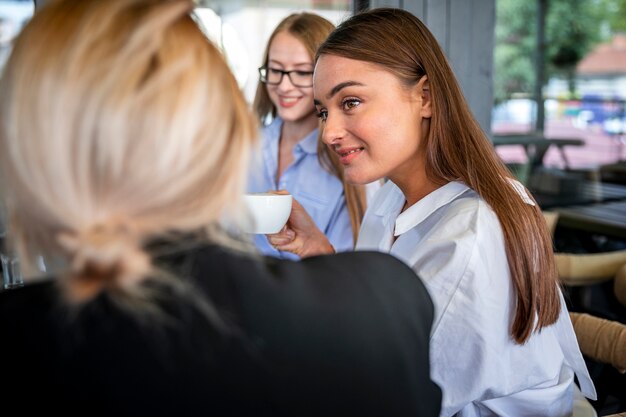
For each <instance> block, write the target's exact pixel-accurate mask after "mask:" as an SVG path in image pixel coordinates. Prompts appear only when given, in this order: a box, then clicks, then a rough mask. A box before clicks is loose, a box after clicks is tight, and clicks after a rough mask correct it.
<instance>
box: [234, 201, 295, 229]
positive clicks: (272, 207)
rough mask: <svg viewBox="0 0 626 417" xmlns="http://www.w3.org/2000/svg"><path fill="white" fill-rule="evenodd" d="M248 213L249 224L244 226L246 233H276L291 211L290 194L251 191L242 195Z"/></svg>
mask: <svg viewBox="0 0 626 417" xmlns="http://www.w3.org/2000/svg"><path fill="white" fill-rule="evenodd" d="M244 201H245V203H246V206H247V207H248V212H249V213H250V217H251V218H250V224H248V225H246V226H244V231H246V232H248V233H260V234H268V233H278V232H280V229H282V228H283V226H284V225H285V223H287V220H288V219H289V214H290V213H291V202H292V197H291V194H272V193H251V194H246V195H244Z"/></svg>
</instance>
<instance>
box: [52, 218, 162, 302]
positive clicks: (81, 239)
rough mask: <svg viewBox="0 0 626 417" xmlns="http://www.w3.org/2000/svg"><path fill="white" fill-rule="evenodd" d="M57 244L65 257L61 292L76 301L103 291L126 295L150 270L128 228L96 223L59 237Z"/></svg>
mask: <svg viewBox="0 0 626 417" xmlns="http://www.w3.org/2000/svg"><path fill="white" fill-rule="evenodd" d="M57 241H58V242H59V244H60V246H61V247H62V248H63V249H64V250H65V251H66V252H67V253H68V255H69V259H70V269H69V276H68V279H66V280H64V282H65V289H66V290H67V293H68V294H67V295H68V296H69V298H70V299H72V300H74V301H76V302H84V301H88V300H89V299H92V298H93V297H95V296H96V295H98V294H99V293H100V292H101V291H103V290H105V289H112V290H114V289H115V288H123V289H124V291H125V292H127V291H129V290H131V289H132V287H134V286H136V285H137V284H138V283H139V282H141V281H142V280H143V279H144V278H145V277H146V275H147V274H148V272H149V271H150V259H149V257H148V255H147V253H146V252H145V251H144V250H143V249H142V247H141V244H140V239H139V237H138V235H137V233H136V232H135V231H134V230H133V229H132V228H131V227H129V226H128V225H123V224H115V225H103V224H99V225H96V226H94V227H91V228H89V229H87V230H85V231H83V232H79V233H75V234H71V233H62V234H59V236H58V238H57Z"/></svg>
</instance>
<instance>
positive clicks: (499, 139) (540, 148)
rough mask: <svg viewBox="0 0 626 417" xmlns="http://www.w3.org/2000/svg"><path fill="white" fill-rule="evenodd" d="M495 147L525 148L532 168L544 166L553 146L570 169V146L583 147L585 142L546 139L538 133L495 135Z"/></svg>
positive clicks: (493, 141)
mask: <svg viewBox="0 0 626 417" xmlns="http://www.w3.org/2000/svg"><path fill="white" fill-rule="evenodd" d="M491 141H492V143H493V146H508V145H520V146H522V147H524V151H525V152H526V157H527V158H528V163H529V165H530V166H531V170H532V168H535V167H540V166H542V165H543V158H544V157H545V156H546V153H547V152H548V149H549V148H550V147H551V146H556V147H557V148H558V150H559V154H560V155H561V158H563V163H564V164H565V168H568V169H569V168H570V164H569V160H568V159H567V155H566V153H565V148H566V147H568V146H583V145H584V144H585V141H584V140H582V139H578V138H546V137H545V136H543V135H540V134H537V133H529V134H512V135H494V136H493V137H492V138H491Z"/></svg>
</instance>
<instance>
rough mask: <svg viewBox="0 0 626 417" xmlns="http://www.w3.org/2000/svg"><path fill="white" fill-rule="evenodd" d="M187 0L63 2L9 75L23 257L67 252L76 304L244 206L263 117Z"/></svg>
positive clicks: (5, 91)
mask: <svg viewBox="0 0 626 417" xmlns="http://www.w3.org/2000/svg"><path fill="white" fill-rule="evenodd" d="M193 7H194V4H193V2H192V1H190V0H167V1H162V0H106V1H99V0H80V1H75V0H57V1H51V2H50V3H47V4H46V5H45V6H44V7H43V8H42V9H41V10H40V11H38V12H37V13H36V14H35V15H34V16H33V18H32V20H31V21H30V22H29V23H28V24H27V26H26V27H25V28H24V30H23V31H22V33H21V34H20V36H19V37H18V39H17V40H16V43H15V46H14V49H13V52H12V54H11V56H10V58H9V60H8V62H7V64H6V68H5V74H4V77H3V79H2V81H1V83H0V123H1V125H0V166H1V169H2V174H3V180H4V184H3V188H4V194H5V195H4V198H5V200H6V203H7V206H8V209H9V211H10V215H11V220H12V223H11V227H12V230H11V233H12V235H13V236H14V238H15V239H16V240H17V243H18V248H19V250H20V254H21V256H22V258H23V259H24V260H32V259H33V254H34V253H44V254H55V255H60V256H62V257H63V259H65V260H66V261H67V267H68V268H67V271H66V272H65V273H64V274H62V275H63V277H64V278H65V279H64V280H63V282H64V283H65V288H66V290H67V295H69V296H70V299H71V300H72V301H74V302H76V303H81V302H85V301H88V300H90V299H92V298H93V297H94V296H96V295H97V294H98V293H100V292H101V291H103V290H111V291H110V292H111V293H116V294H122V295H124V296H127V297H133V296H137V297H139V296H140V294H141V286H140V285H138V284H139V283H140V282H142V281H144V280H145V279H146V278H148V277H152V275H153V274H154V273H155V271H154V267H153V265H152V264H153V261H152V259H151V258H150V255H149V253H148V252H147V250H146V249H145V245H146V244H148V243H150V242H151V241H153V240H154V239H158V238H162V237H165V236H168V235H172V234H187V233H197V232H198V231H199V230H205V231H206V230H214V229H219V228H218V227H217V225H219V223H220V220H221V219H222V218H223V215H224V213H226V212H228V211H231V210H237V209H238V207H239V202H240V199H241V197H240V196H241V195H242V194H243V191H244V189H245V169H246V163H247V161H248V158H249V154H250V151H251V146H252V145H253V144H254V143H255V140H256V129H257V126H256V122H255V120H254V118H253V117H252V115H251V114H250V112H249V109H248V107H247V104H246V102H245V100H244V98H243V96H242V94H241V92H240V91H239V88H238V86H237V84H236V82H235V79H234V77H233V76H232V74H231V72H230V70H229V68H228V67H227V64H226V63H225V60H224V58H223V56H222V54H221V53H220V51H219V50H218V49H217V48H216V47H215V46H214V45H213V44H212V43H210V41H208V40H207V38H206V37H205V36H204V35H203V34H202V32H201V30H200V29H199V28H198V27H197V25H196V23H194V21H193V20H192V18H191V17H190V16H189V13H190V12H191V11H192V9H193Z"/></svg>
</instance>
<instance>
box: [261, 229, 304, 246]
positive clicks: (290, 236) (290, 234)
mask: <svg viewBox="0 0 626 417" xmlns="http://www.w3.org/2000/svg"><path fill="white" fill-rule="evenodd" d="M265 236H266V237H267V240H268V241H269V242H270V245H272V246H274V247H277V246H284V245H287V244H289V243H291V242H293V240H294V239H295V237H296V233H295V232H294V231H293V230H291V229H290V228H289V227H287V226H284V227H283V228H282V229H281V231H280V232H278V233H273V234H268V235H265Z"/></svg>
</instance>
